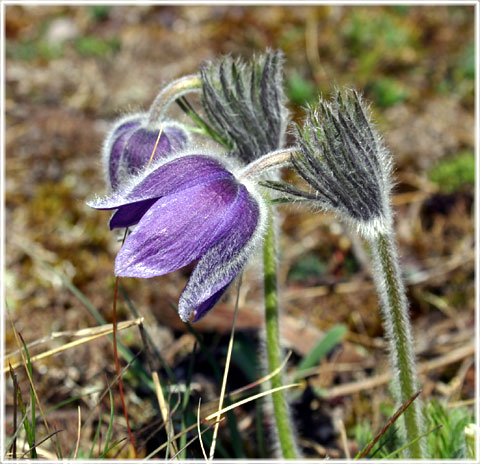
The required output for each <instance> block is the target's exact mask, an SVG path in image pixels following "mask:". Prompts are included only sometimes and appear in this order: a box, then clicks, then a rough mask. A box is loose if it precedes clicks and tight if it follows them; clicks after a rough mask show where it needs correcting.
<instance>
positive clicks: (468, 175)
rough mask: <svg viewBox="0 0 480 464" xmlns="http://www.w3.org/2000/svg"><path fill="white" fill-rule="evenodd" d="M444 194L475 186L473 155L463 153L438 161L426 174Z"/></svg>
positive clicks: (468, 152)
mask: <svg viewBox="0 0 480 464" xmlns="http://www.w3.org/2000/svg"><path fill="white" fill-rule="evenodd" d="M428 176H429V178H430V180H431V181H433V182H435V183H436V184H437V185H438V187H439V188H440V190H441V191H442V192H444V193H453V192H457V191H459V190H461V189H462V188H464V187H466V186H473V185H474V184H475V155H474V154H473V152H472V151H469V150H467V151H463V152H460V153H458V154H457V155H455V156H454V157H451V158H447V159H443V160H440V161H439V162H438V164H437V165H436V166H435V167H434V168H433V169H432V170H431V171H430V172H429V174H428Z"/></svg>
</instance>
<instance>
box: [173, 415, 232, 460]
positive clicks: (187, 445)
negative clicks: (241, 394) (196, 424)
mask: <svg viewBox="0 0 480 464" xmlns="http://www.w3.org/2000/svg"><path fill="white" fill-rule="evenodd" d="M224 420H225V418H224V417H222V418H221V419H220V420H218V421H216V422H214V423H213V424H210V425H209V426H208V427H206V428H205V429H203V430H202V431H201V433H200V435H203V434H204V433H205V432H208V431H209V430H210V429H211V428H212V427H213V426H214V425H217V424H218V423H219V422H222V421H224ZM197 439H198V435H197V436H195V437H193V438H192V439H191V440H190V441H188V442H187V443H186V444H185V446H184V447H183V448H182V449H180V450H178V452H177V454H176V455H175V456H173V457H172V459H174V458H176V457H177V456H178V455H179V454H180V453H181V452H182V451H184V450H186V449H187V448H188V447H189V446H190V445H191V444H192V443H193V442H194V441H195V440H197Z"/></svg>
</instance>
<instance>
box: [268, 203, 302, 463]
mask: <svg viewBox="0 0 480 464" xmlns="http://www.w3.org/2000/svg"><path fill="white" fill-rule="evenodd" d="M266 195H267V194H266ZM268 208H269V211H268V220H267V231H266V234H265V241H264V245H263V266H264V279H265V283H264V285H265V325H266V334H267V357H268V365H269V371H270V372H272V371H274V370H275V369H277V368H278V367H279V366H280V365H281V363H282V350H281V346H280V330H279V311H278V300H277V256H276V246H275V227H274V218H273V214H272V207H271V206H268ZM270 382H271V387H272V388H277V387H281V386H283V379H282V373H281V372H278V373H277V374H276V375H275V376H273V377H272V378H271V381H270ZM272 401H273V410H274V415H275V421H276V424H277V431H278V438H279V441H280V445H281V449H282V454H283V458H284V459H296V455H295V441H294V437H293V431H292V428H291V424H290V417H289V414H288V409H287V402H286V399H285V392H284V391H283V390H282V391H278V392H275V393H272Z"/></svg>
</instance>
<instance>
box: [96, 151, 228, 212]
mask: <svg viewBox="0 0 480 464" xmlns="http://www.w3.org/2000/svg"><path fill="white" fill-rule="evenodd" d="M222 178H223V179H229V178H230V179H232V178H233V176H232V174H231V173H230V172H228V171H227V170H226V169H225V168H224V167H223V166H222V165H221V164H220V163H219V162H218V161H217V160H215V159H213V158H210V157H208V156H204V155H189V156H182V157H180V158H177V159H174V160H173V161H170V162H169V163H165V164H163V165H161V166H159V167H158V168H157V169H155V170H153V171H152V172H151V173H149V174H148V175H147V176H146V177H144V178H143V179H142V180H141V181H140V182H138V183H137V184H136V185H135V186H134V187H130V188H126V189H124V190H120V191H117V192H114V193H113V194H112V195H111V196H110V197H108V198H105V199H102V200H97V201H91V202H88V205H89V206H91V207H92V208H96V209H115V208H121V207H124V206H125V207H130V205H131V204H134V203H137V202H143V201H144V200H150V199H158V198H161V197H163V196H165V195H170V194H173V193H176V192H180V191H182V190H185V189H187V188H190V187H193V186H196V185H200V184H204V183H208V182H211V181H212V180H214V179H222Z"/></svg>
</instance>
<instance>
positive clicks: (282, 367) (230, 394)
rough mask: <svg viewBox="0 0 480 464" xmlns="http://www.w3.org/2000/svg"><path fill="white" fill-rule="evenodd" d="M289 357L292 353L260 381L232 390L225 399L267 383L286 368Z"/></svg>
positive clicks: (210, 403)
mask: <svg viewBox="0 0 480 464" xmlns="http://www.w3.org/2000/svg"><path fill="white" fill-rule="evenodd" d="M291 355H292V352H291V351H289V352H288V354H287V356H285V359H284V360H283V361H282V364H280V366H278V367H277V368H276V369H275V370H273V371H272V372H270V373H269V374H267V375H265V376H264V377H261V378H260V379H258V380H255V381H254V382H251V383H249V384H247V385H245V386H243V387H240V388H237V389H236V390H233V391H232V392H230V393H229V394H228V395H227V398H229V399H230V400H233V398H235V397H237V396H238V395H239V394H240V393H243V392H244V391H247V390H250V389H252V388H255V387H258V386H260V385H261V384H262V383H265V382H268V381H269V380H270V379H271V378H272V377H273V376H275V375H277V374H278V373H279V372H280V371H282V370H283V369H284V367H285V366H286V364H287V362H288V360H289V359H290V356H291ZM218 401H219V400H213V401H210V402H208V403H207V404H205V406H204V407H203V409H204V410H205V409H206V410H207V411H208V410H210V409H213V408H211V407H210V406H211V405H212V404H217V403H218Z"/></svg>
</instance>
